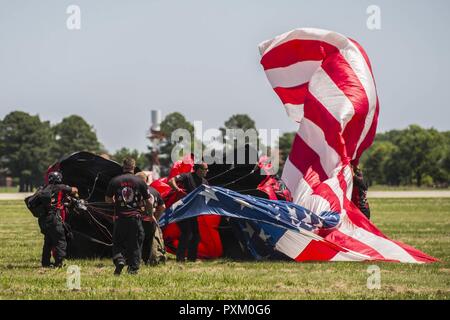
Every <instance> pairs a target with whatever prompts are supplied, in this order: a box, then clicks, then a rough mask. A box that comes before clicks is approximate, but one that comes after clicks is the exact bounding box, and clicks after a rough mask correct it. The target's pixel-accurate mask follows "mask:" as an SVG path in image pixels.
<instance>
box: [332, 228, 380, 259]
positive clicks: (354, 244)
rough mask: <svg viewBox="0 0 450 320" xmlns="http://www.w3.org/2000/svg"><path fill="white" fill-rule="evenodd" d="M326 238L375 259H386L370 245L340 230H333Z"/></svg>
mask: <svg viewBox="0 0 450 320" xmlns="http://www.w3.org/2000/svg"><path fill="white" fill-rule="evenodd" d="M325 239H326V240H328V241H331V242H333V243H336V244H338V245H340V246H343V247H344V248H347V249H349V250H352V251H355V252H358V253H361V254H365V255H367V256H369V257H371V258H373V259H379V260H385V259H384V257H383V256H382V255H381V254H380V253H379V252H378V251H376V250H375V249H373V248H372V247H369V246H368V245H366V244H364V243H362V242H361V241H358V240H356V239H355V238H352V237H350V236H348V235H346V234H344V233H342V232H340V231H339V230H333V232H331V233H330V234H328V235H327V237H326V238H325Z"/></svg>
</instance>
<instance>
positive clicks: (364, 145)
mask: <svg viewBox="0 0 450 320" xmlns="http://www.w3.org/2000/svg"><path fill="white" fill-rule="evenodd" d="M379 112H380V105H379V102H378V98H377V106H376V109H375V114H374V116H373V120H372V125H371V126H370V129H369V132H367V135H366V137H365V138H364V140H363V141H362V143H361V144H360V145H359V148H358V150H357V152H356V156H355V163H354V164H356V165H357V164H358V162H359V158H360V157H361V155H362V153H363V152H364V151H365V150H366V149H367V148H369V147H370V146H371V145H372V142H373V140H374V139H375V135H376V131H377V124H378V114H379Z"/></svg>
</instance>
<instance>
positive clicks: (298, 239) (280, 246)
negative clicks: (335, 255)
mask: <svg viewBox="0 0 450 320" xmlns="http://www.w3.org/2000/svg"><path fill="white" fill-rule="evenodd" d="M311 240H312V237H309V236H307V235H304V234H301V233H298V232H294V231H291V230H287V231H286V232H285V233H284V235H283V236H282V237H281V238H280V239H279V240H278V242H277V243H276V244H275V249H276V250H278V251H280V252H283V253H284V254H285V255H287V256H288V257H290V258H292V259H295V258H297V257H298V256H299V255H300V253H302V252H303V250H304V249H305V248H306V247H307V246H308V244H309V243H310V242H311Z"/></svg>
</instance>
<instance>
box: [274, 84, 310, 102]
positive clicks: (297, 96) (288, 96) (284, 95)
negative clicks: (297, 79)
mask: <svg viewBox="0 0 450 320" xmlns="http://www.w3.org/2000/svg"><path fill="white" fill-rule="evenodd" d="M308 85H309V82H307V83H303V84H301V85H299V86H296V87H290V88H283V87H276V88H274V89H273V90H275V92H276V93H277V95H278V96H279V97H280V99H281V101H282V102H283V104H286V103H290V104H303V103H305V97H306V93H307V92H308Z"/></svg>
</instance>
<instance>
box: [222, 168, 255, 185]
mask: <svg viewBox="0 0 450 320" xmlns="http://www.w3.org/2000/svg"><path fill="white" fill-rule="evenodd" d="M256 168H257V166H256V165H255V168H253V170H252V171H250V172H249V173H247V174H246V175H243V176H242V177H239V178H237V179H235V180H233V181H231V182H228V183H225V184H224V185H221V186H220V187H222V188H223V187H226V186H229V185H230V184H234V183H236V182H238V181H239V180H242V179H244V178H247V177H248V176H249V175H251V174H253V173H255V171H256Z"/></svg>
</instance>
